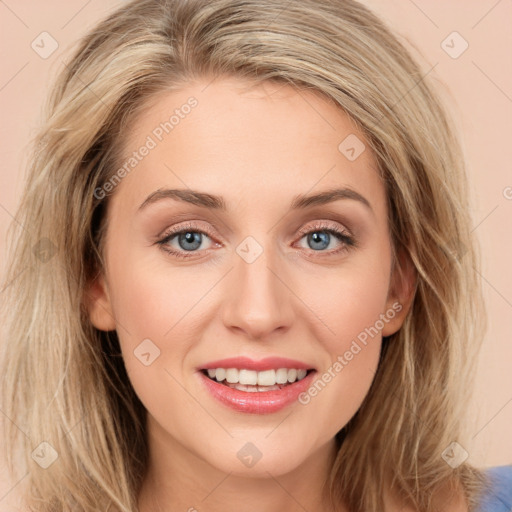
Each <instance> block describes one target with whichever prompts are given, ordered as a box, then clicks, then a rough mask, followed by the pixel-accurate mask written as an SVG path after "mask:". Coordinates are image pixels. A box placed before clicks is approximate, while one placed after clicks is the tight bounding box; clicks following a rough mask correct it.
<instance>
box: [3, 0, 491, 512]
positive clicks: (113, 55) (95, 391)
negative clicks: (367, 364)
mask: <svg viewBox="0 0 512 512" xmlns="http://www.w3.org/2000/svg"><path fill="white" fill-rule="evenodd" d="M210 76H212V77H214V76H233V77H240V78H243V79H249V80H253V81H254V83H261V82H264V81H269V80H270V81H275V82H280V83H283V84H290V85H292V86H294V87H301V88H306V89H308V90H314V91H318V92H319V93H321V94H322V95H323V96H324V97H325V98H327V99H328V100H330V101H332V102H333V103H334V104H335V105H336V106H338V107H339V108H340V109H342V110H343V111H345V112H346V113H347V114H348V115H349V116H350V117H351V118H352V119H353V120H354V121H355V123H356V124H357V125H358V127H359V128H360V129H361V130H362V131H363V133H364V134H365V136H366V138H367V141H368V144H369V145H370V148H371V150H372V151H373V153H374V155H375V158H376V160H377V162H378V167H379V169H378V170H379V172H380V174H381V176H382V178H383V180H384V183H385V187H386V192H387V200H388V211H389V225H390V235H391V238H392V244H393V248H394V255H395V264H396V266H397V270H398V271H400V266H399V262H398V260H397V259H396V255H397V254H398V251H403V252H404V253H405V254H406V255H407V257H408V258H409V259H410V261H411V262H412V264H413V266H414V269H415V272H416V275H417V284H416V289H415V292H414V293H415V295H414V299H413V303H412V307H411V309H410V311H409V313H408V315H407V317H406V319H405V323H404V324H403V326H402V328H401V329H400V330H399V331H398V332H397V333H395V334H394V335H392V336H389V337H387V338H385V339H384V340H383V347H382V352H381V359H380V362H379V366H378V369H377V373H376V375H375V378H374V382H373V384H372V387H371V389H370V391H369V393H368V395H367V396H366V398H365V400H364V402H363V404H362V406H361V408H360V409H359V410H358V412H357V413H356V415H355V416H354V417H353V418H352V419H351V420H350V422H349V423H348V424H347V425H346V426H345V428H344V429H343V435H342V436H341V435H340V436H339V438H340V443H339V450H338V454H337V457H336V460H335V463H334V465H333V468H332V472H331V474H330V478H329V481H328V482H327V483H326V485H327V486H328V489H329V492H330V496H331V498H332V501H333V503H338V502H340V501H341V499H343V500H344V502H345V503H346V504H347V505H348V506H349V508H350V510H351V511H354V512H363V511H365V512H367V511H384V510H386V509H385V507H384V502H383V498H382V496H383V494H384V485H385V484H386V482H387V480H386V479H387V478H389V479H390V480H389V481H391V484H392V486H393V488H394V489H396V490H397V491H399V492H400V493H401V494H402V495H403V496H404V497H406V498H407V499H408V500H409V501H410V503H411V504H412V505H414V506H415V507H416V508H417V510H418V511H420V512H432V511H433V510H434V509H435V504H434V500H433V496H436V493H437V492H438V491H440V490H441V489H446V488H447V486H448V488H453V489H455V487H457V488H458V489H462V490H463V494H464V495H465V497H466V500H467V501H468V503H469V505H470V510H471V509H472V508H473V506H474V504H475V502H476V499H477V496H478V494H479V492H481V489H482V488H483V487H484V485H485V478H484V476H483V473H482V472H481V471H480V470H478V469H477V468H475V467H473V466H471V465H470V464H468V463H467V462H464V463H462V464H460V465H459V466H458V467H456V468H452V467H451V466H450V465H449V464H447V463H446V462H445V460H444V459H443V456H442V455H443V453H444V451H445V449H446V448H447V447H448V446H449V445H450V444H451V443H452V442H458V443H459V444H460V445H461V446H468V445H466V444H465V443H467V437H465V420H464V417H465V411H466V408H467V404H468V400H469V399H470V390H471V386H470V383H471V376H472V375H473V372H474V369H475V360H476V356H477V352H478V349H479V347H480V344H481V341H482V338H483V333H484V327H485V311H484V308H483V301H482V296H481V287H480V283H479V281H478V279H477V276H478V273H477V272H476V271H475V269H478V268H479V259H480V256H479V251H478V248H477V245H476V241H475V240H473V238H472V236H471V230H470V218H469V213H468V212H469V205H468V202H469V200H468V190H467V188H468V187H467V183H466V176H465V168H464V160H463V155H462V151H461V149H460V145H459V141H458V138H457V136H456V135H455V130H454V128H453V126H452V124H451V121H450V119H449V116H448V115H447V114H446V108H445V107H444V106H443V101H442V100H441V99H440V98H441V96H440V95H439V93H437V92H435V90H434V89H433V86H432V85H430V84H429V83H428V77H426V76H425V73H424V72H422V70H421V69H420V67H419V65H418V64H417V63H416V62H415V61H414V59H413V58H412V57H411V55H410V53H409V52H408V50H407V49H406V48H405V46H404V45H403V44H402V43H401V42H400V41H399V40H398V38H397V37H396V36H394V35H393V34H392V33H391V32H390V30H389V29H388V28H387V27H386V26H385V25H384V24H383V23H382V21H380V20H379V19H378V18H377V17H376V16H375V15H374V14H373V13H372V12H371V11H369V10H368V9H367V8H366V7H364V6H363V5H361V4H359V3H357V2H356V1H354V0H343V1H339V0H294V1H293V2H290V1H288V0H167V1H165V0H135V1H132V2H130V3H127V4H125V5H123V6H122V7H120V8H118V9H117V10H116V11H115V12H114V13H113V14H111V15H110V16H108V17H107V18H106V19H105V20H103V21H101V22H100V23H99V24H98V25H97V26H96V27H94V29H93V30H92V31H90V32H89V33H88V34H87V35H86V36H85V37H84V38H83V39H81V40H80V41H79V42H78V46H77V48H76V49H75V51H74V53H73V56H72V58H71V59H70V60H69V62H68V63H67V64H65V66H64V67H63V69H62V71H61V72H60V74H59V76H58V78H57V80H56V83H55V84H54V87H53V89H52V92H51V95H50V97H49V100H48V103H47V105H46V111H45V114H44V120H43V122H42V126H41V129H40V132H39V133H38V135H37V137H35V139H34V141H33V154H32V157H31V159H30V166H29V174H28V179H27V183H26V188H25V190H24V193H23V196H22V200H21V205H20V207H19V212H18V215H17V217H16V220H17V222H16V223H14V224H13V226H12V231H11V239H10V253H9V265H8V268H7V272H6V276H5V285H4V286H5V291H4V292H3V310H2V318H3V320H2V326H3V329H2V330H3V336H4V340H3V358H2V367H1V372H2V376H3V385H2V409H3V412H4V414H5V415H6V416H7V417H8V418H9V419H10V421H6V422H4V424H5V425H4V426H5V429H6V432H5V437H4V439H5V440H6V444H7V446H8V451H9V454H8V455H9V461H10V467H11V470H12V471H16V470H18V471H19V472H20V474H21V475H23V474H25V472H27V471H28V472H29V474H28V475H27V476H26V478H25V480H24V483H25V484H26V489H27V490H26V493H25V498H26V502H27V506H28V508H29V510H33V511H40V512H43V511H47V512H49V511H52V512H64V511H69V510H73V511H77V512H85V511H87V512H90V511H91V512H92V511H97V510H116V511H120V512H128V511H130V512H131V511H136V510H137V495H138V492H139V489H140V486H141V482H142V479H143V476H144V474H145V471H146V467H147V441H146V432H145V415H146V411H145V409H144V407H143V406H142V404H141V402H140V401H139V400H138V398H137V396H136V394H135V392H134V390H133V388H132V386H131V383H130V381H129V379H128V377H127V373H126V371H125V368H124V365H123V361H122V358H121V355H120V350H119V343H118V339H117V336H116V333H115V332H111V333H106V332H101V331H99V330H96V329H95V328H94V327H93V326H92V324H91V322H90V320H89V317H88V314H87V308H86V303H87V286H88V283H90V282H91V280H92V279H94V277H95V276H97V275H98V273H101V272H102V269H103V260H102V250H103V247H102V241H103V239H104V237H103V235H104V231H105V229H104V228H105V222H104V220H105V212H106V206H107V204H108V201H109V198H110V195H108V194H107V195H106V196H105V197H101V198H98V197H97V194H96V195H95V194H94V191H95V190H96V189H98V188H102V187H103V185H104V184H105V183H106V182H107V181H108V180H109V179H111V177H112V175H113V174H114V172H115V170H116V169H118V165H119V158H120V151H119V150H120V147H121V145H122V144H121V143H122V139H121V138H122V134H124V133H126V130H127V129H128V128H129V127H130V126H131V125H132V123H133V120H134V119H135V118H136V116H137V115H138V114H139V113H140V112H141V111H142V109H143V107H144V105H146V104H147V103H148V102H149V101H151V99H152V98H154V97H155V94H157V93H159V92H162V91H165V90H167V91H170V90H175V89H179V88H180V87H184V86H186V84H187V83H190V82H191V81H193V80H196V79H199V78H202V77H210ZM42 442H46V443H48V444H44V445H41V444H40V443H42ZM34 450H36V452H35V453H36V456H37V454H38V453H39V456H43V455H44V457H46V459H45V460H47V458H48V457H50V459H51V458H55V456H57V457H58V458H57V460H56V461H55V462H54V463H53V464H51V465H50V466H49V467H48V468H47V469H42V468H41V467H39V465H36V463H35V462H34V460H32V459H33V458H34V457H35V456H34ZM37 450H39V452H37ZM45 450H46V451H45ZM22 467H23V469H21V468H22ZM436 510H437V509H436Z"/></svg>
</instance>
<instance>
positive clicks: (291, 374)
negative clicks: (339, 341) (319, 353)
mask: <svg viewBox="0 0 512 512" xmlns="http://www.w3.org/2000/svg"><path fill="white" fill-rule="evenodd" d="M306 374H307V370H303V369H300V370H298V369H296V368H279V369H277V370H265V371H261V372H257V371H254V370H246V369H243V368H242V369H240V370H239V369H238V368H210V369H209V370H208V377H210V378H211V379H215V380H216V381H217V382H222V381H224V380H225V381H226V383H227V384H232V386H230V387H235V388H236V389H240V390H241V391H249V392H252V391H258V390H259V391H269V388H270V387H273V386H274V387H276V389H280V388H279V387H277V386H276V385H277V384H281V385H282V384H287V383H289V384H291V383H293V382H296V381H298V380H302V379H303V378H304V377H305V376H306ZM260 386H261V387H263V389H260Z"/></svg>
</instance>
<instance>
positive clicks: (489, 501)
mask: <svg viewBox="0 0 512 512" xmlns="http://www.w3.org/2000/svg"><path fill="white" fill-rule="evenodd" d="M485 474H486V476H487V478H488V482H489V485H488V488H487V489H486V491H485V492H484V493H483V495H482V497H481V498H480V502H479V505H478V507H477V508H476V510H475V512H510V511H511V510H512V465H510V466H496V467H492V468H488V469H486V470H485Z"/></svg>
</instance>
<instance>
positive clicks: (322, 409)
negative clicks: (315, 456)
mask: <svg viewBox="0 0 512 512" xmlns="http://www.w3.org/2000/svg"><path fill="white" fill-rule="evenodd" d="M389 265H390V259H387V258H385V257H384V258H381V259H380V261H379V258H372V259H366V260H365V261H361V262H358V263H357V264H354V265H348V264H347V266H345V267H340V269H339V270H338V271H337V272H333V273H332V276H331V279H329V280H327V279H320V276H316V279H315V278H314V276H313V277H312V276H310V277H308V280H307V282H304V283H305V285H307V287H306V286H305V287H304V288H303V293H304V296H305V297H306V299H305V302H307V304H308V305H309V306H310V307H311V309H312V310H313V311H315V313H317V314H318V317H319V318H320V319H321V322H320V323H319V327H318V329H317V331H316V337H317V339H318V340H320V342H321V345H322V348H323V349H324V350H325V351H326V352H327V353H328V354H329V360H328V361H327V362H326V364H325V367H323V368H322V369H321V371H319V375H318V378H317V379H316V381H315V382H314V383H313V385H312V386H311V387H310V388H309V390H307V391H306V393H305V394H304V395H303V396H302V397H301V399H300V400H299V401H300V402H301V403H302V405H304V406H305V407H306V410H308V412H309V414H310V415H311V416H312V417H315V418H321V419H322V421H323V422H324V425H330V429H332V432H336V431H338V430H340V429H341V428H342V427H343V426H344V425H345V424H346V423H347V422H348V421H349V420H350V419H351V418H352V416H353V415H354V414H355V413H356V412H357V410H358V409H359V407H360V405H361V403H362V402H363V400H364V398H365V396H366V395H367V393H368V390H369V388H370V385H371V383H372V381H373V378H374V374H375V371H376V369H377V365H378V361H379V355H380V349H381V342H382V336H381V331H382V327H383V323H382V322H383V320H382V315H384V316H385V315H386V299H387V294H388V287H389ZM314 283H316V284H317V286H313V285H314ZM319 283H322V286H321V287H320V286H318V284H319ZM317 323H318V322H317Z"/></svg>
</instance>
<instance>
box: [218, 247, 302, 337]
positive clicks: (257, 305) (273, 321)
mask: <svg viewBox="0 0 512 512" xmlns="http://www.w3.org/2000/svg"><path fill="white" fill-rule="evenodd" d="M234 265H235V268H234V269H233V271H232V272H230V274H229V280H228V282H226V283H225V286H226V292H225V293H226V299H225V301H224V306H223V322H224V325H225V326H226V327H227V328H228V329H230V330H232V331H239V332H238V334H239V335H240V333H243V334H244V335H245V336H246V337H247V338H249V339H251V340H264V339H268V338H269V337H270V336H271V335H272V334H273V333H274V332H278V331H279V332H280V333H281V335H282V334H283V333H284V332H286V331H287V330H288V329H289V328H290V326H291V325H292V321H293V305H292V299H293V292H292V291H291V290H290V288H289V285H288V283H287V279H286V276H285V275H284V272H283V270H282V268H281V270H279V268H280V266H279V265H277V262H276V261H275V259H273V260H272V261H271V260H270V258H268V257H267V251H266V250H264V251H263V253H262V254H261V255H260V256H259V257H258V258H257V259H256V260H255V261H253V262H251V263H249V262H247V261H245V260H244V259H243V258H241V257H239V256H238V255H235V264H234ZM281 267H282V266H281Z"/></svg>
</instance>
